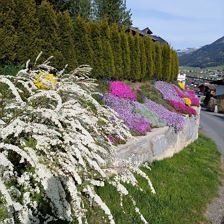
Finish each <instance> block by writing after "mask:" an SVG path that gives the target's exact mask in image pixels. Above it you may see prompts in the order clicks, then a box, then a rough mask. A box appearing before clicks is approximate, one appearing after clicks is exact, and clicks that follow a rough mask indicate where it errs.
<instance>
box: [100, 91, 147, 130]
mask: <svg viewBox="0 0 224 224" xmlns="http://www.w3.org/2000/svg"><path fill="white" fill-rule="evenodd" d="M104 102H105V104H106V105H107V106H109V107H110V108H112V109H113V110H115V111H116V112H117V113H118V115H119V116H120V118H121V119H122V120H124V122H125V124H126V125H127V126H128V127H129V128H130V129H131V130H133V131H134V132H136V133H139V134H146V132H148V131H150V123H149V122H148V121H147V120H146V119H145V118H144V117H142V116H140V115H139V114H136V113H135V112H134V105H133V104H132V101H131V100H128V99H122V98H119V97H117V96H114V95H112V94H106V95H104Z"/></svg>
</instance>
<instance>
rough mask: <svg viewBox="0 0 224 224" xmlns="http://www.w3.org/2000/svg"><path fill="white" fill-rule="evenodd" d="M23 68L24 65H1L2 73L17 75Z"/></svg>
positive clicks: (0, 70) (0, 73) (0, 71)
mask: <svg viewBox="0 0 224 224" xmlns="http://www.w3.org/2000/svg"><path fill="white" fill-rule="evenodd" d="M22 68H24V65H0V75H12V76H15V75H16V74H17V73H18V71H19V70H21V69H22Z"/></svg>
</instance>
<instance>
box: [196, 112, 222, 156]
mask: <svg viewBox="0 0 224 224" xmlns="http://www.w3.org/2000/svg"><path fill="white" fill-rule="evenodd" d="M200 128H201V130H202V131H203V132H204V133H205V134H206V135H207V136H208V137H210V138H212V139H213V140H214V141H215V142H216V144H217V146H218V149H219V151H220V152H221V153H222V155H223V156H224V114H219V113H212V112H207V111H204V110H202V111H201V121H200Z"/></svg>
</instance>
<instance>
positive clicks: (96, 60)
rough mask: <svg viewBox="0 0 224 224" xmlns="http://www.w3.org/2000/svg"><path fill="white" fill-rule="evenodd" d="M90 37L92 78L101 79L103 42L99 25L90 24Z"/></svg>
mask: <svg viewBox="0 0 224 224" xmlns="http://www.w3.org/2000/svg"><path fill="white" fill-rule="evenodd" d="M90 29H91V31H90V37H91V48H92V50H93V54H94V57H93V72H92V73H93V76H94V77H95V78H102V77H103V74H104V70H103V68H104V67H103V55H104V53H103V41H102V38H101V36H100V24H99V23H96V22H91V23H90Z"/></svg>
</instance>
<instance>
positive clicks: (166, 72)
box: [162, 44, 172, 82]
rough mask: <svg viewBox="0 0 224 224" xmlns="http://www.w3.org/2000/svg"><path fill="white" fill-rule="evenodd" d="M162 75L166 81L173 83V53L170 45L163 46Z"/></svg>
mask: <svg viewBox="0 0 224 224" xmlns="http://www.w3.org/2000/svg"><path fill="white" fill-rule="evenodd" d="M162 74H163V79H164V80H165V81H168V82H169V81H171V80H172V78H171V52H170V47H169V45H168V44H164V45H162Z"/></svg>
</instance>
